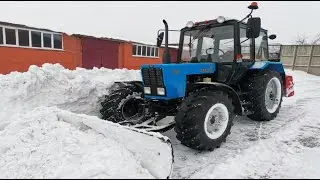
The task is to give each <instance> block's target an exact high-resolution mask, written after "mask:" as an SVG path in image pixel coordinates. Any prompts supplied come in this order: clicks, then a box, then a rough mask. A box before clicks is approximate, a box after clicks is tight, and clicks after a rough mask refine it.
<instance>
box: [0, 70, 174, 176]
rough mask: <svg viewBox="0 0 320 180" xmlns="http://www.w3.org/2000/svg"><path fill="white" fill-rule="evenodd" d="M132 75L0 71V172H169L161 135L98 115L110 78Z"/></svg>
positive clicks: (166, 146) (124, 72)
mask: <svg viewBox="0 0 320 180" xmlns="http://www.w3.org/2000/svg"><path fill="white" fill-rule="evenodd" d="M138 75H139V74H138V72H137V71H128V70H109V69H104V68H102V69H96V68H95V69H93V70H85V69H81V68H78V69H76V70H67V69H64V68H63V67H62V66H61V65H58V64H55V65H51V64H44V65H43V66H42V67H36V66H31V67H30V69H29V71H28V72H25V73H18V72H14V73H11V74H9V75H5V76H4V75H0V93H1V97H0V153H1V154H0V178H144V179H145V178H169V176H170V173H171V170H172V165H173V151H172V147H171V143H170V141H169V140H168V139H167V138H166V137H164V136H162V135H161V134H158V133H148V132H145V131H140V130H135V129H132V128H128V127H123V126H121V125H119V124H116V123H112V122H107V121H105V120H102V119H100V118H99V113H98V111H99V107H98V105H99V99H100V98H101V97H103V96H104V95H105V94H108V91H109V88H110V86H111V85H112V84H113V81H116V80H118V81H121V80H126V79H129V80H135V79H137V78H138V77H139V76H138Z"/></svg>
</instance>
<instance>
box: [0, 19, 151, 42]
mask: <svg viewBox="0 0 320 180" xmlns="http://www.w3.org/2000/svg"><path fill="white" fill-rule="evenodd" d="M1 25H3V26H10V27H16V28H25V29H32V30H38V31H47V32H54V33H62V32H58V31H53V30H50V29H44V28H36V27H31V26H27V25H23V24H16V23H9V22H4V21H0V26H1ZM71 36H75V37H79V38H92V39H100V40H106V41H116V42H129V43H136V44H141V45H149V46H156V44H151V43H143V42H137V41H132V40H124V39H119V38H109V37H95V36H90V35H84V34H72V35H71Z"/></svg>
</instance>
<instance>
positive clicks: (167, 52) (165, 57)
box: [162, 20, 171, 64]
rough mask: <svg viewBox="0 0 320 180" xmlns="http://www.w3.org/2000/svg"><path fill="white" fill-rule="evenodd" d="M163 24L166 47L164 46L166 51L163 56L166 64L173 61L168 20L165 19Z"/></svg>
mask: <svg viewBox="0 0 320 180" xmlns="http://www.w3.org/2000/svg"><path fill="white" fill-rule="evenodd" d="M163 24H164V26H165V38H166V39H165V48H164V53H163V56H162V62H163V63H164V64H170V63H171V59H170V53H169V45H168V44H169V37H168V35H169V28H168V23H167V21H166V20H163Z"/></svg>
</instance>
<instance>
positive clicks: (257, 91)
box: [247, 70, 283, 121]
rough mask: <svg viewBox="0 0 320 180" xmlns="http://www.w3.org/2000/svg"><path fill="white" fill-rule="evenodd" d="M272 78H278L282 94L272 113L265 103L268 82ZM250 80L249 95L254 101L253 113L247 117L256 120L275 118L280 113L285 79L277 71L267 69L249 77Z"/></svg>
mask: <svg viewBox="0 0 320 180" xmlns="http://www.w3.org/2000/svg"><path fill="white" fill-rule="evenodd" d="M272 78H277V79H278V80H279V82H280V85H281V96H280V103H279V105H278V107H277V109H276V110H275V111H274V112H273V113H270V112H269V111H268V110H267V108H266V105H265V101H266V99H265V92H266V89H267V84H268V82H269V81H270V80H271V79H272ZM248 80H249V86H248V90H249V92H250V93H249V95H250V96H249V97H248V98H250V100H249V101H251V102H252V106H251V109H250V110H251V111H252V112H253V114H250V115H248V116H247V117H248V118H250V119H252V120H255V121H270V120H273V119H274V118H275V117H276V116H277V115H278V113H279V110H280V108H281V103H282V96H283V80H282V78H281V76H280V74H279V73H278V72H276V71H271V70H266V71H264V72H261V73H256V74H253V75H252V76H251V78H248Z"/></svg>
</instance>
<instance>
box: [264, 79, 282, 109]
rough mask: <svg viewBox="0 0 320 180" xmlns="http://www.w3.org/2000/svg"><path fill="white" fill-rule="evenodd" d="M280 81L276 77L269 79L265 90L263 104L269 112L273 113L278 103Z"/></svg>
mask: <svg viewBox="0 0 320 180" xmlns="http://www.w3.org/2000/svg"><path fill="white" fill-rule="evenodd" d="M280 98H281V83H280V81H279V79H278V78H276V77H274V78H272V79H270V81H269V82H268V84H267V88H266V92H265V105H266V109H267V111H268V112H269V113H274V112H275V111H276V110H277V108H278V107H279V104H280Z"/></svg>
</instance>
